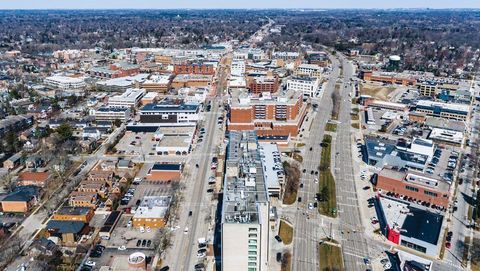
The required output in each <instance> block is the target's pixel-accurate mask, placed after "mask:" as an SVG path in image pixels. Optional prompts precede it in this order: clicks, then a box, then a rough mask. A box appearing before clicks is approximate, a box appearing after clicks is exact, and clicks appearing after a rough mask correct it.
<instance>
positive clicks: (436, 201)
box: [376, 167, 451, 209]
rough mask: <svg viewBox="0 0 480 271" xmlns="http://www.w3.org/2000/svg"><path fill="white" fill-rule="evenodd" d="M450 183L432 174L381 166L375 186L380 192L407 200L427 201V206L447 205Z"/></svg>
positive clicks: (445, 206)
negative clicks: (396, 195) (389, 193)
mask: <svg viewBox="0 0 480 271" xmlns="http://www.w3.org/2000/svg"><path fill="white" fill-rule="evenodd" d="M450 187H451V185H450V183H448V182H446V181H443V180H437V179H436V178H434V176H431V175H429V174H423V173H419V172H413V171H408V170H399V169H395V168H391V167H386V168H383V169H382V170H381V171H380V172H379V173H378V175H377V178H376V188H377V189H379V190H381V191H382V193H386V192H391V193H394V194H398V195H399V196H400V197H402V198H405V197H406V199H407V200H409V199H410V200H414V201H420V202H425V203H428V205H429V206H431V205H435V206H441V207H444V208H445V209H446V208H447V207H448V203H449V196H450Z"/></svg>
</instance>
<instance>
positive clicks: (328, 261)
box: [319, 243, 344, 271]
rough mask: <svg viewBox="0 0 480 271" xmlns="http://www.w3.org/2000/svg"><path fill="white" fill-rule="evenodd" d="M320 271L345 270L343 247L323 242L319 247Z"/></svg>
mask: <svg viewBox="0 0 480 271" xmlns="http://www.w3.org/2000/svg"><path fill="white" fill-rule="evenodd" d="M319 254H320V271H334V270H344V268H343V259H342V249H341V248H340V247H338V246H335V245H331V244H327V243H322V244H320V247H319Z"/></svg>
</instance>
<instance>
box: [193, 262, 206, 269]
mask: <svg viewBox="0 0 480 271" xmlns="http://www.w3.org/2000/svg"><path fill="white" fill-rule="evenodd" d="M194 267H195V269H203V268H205V265H204V264H203V263H197V264H196V265H194Z"/></svg>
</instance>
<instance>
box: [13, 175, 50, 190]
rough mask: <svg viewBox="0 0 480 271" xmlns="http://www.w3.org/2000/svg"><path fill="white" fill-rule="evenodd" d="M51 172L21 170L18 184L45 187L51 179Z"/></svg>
mask: <svg viewBox="0 0 480 271" xmlns="http://www.w3.org/2000/svg"><path fill="white" fill-rule="evenodd" d="M50 178H51V175H50V173H49V172H21V173H20V174H18V179H17V181H18V183H17V184H18V185H22V186H27V185H34V186H38V187H45V186H46V185H47V183H48V181H49V180H50Z"/></svg>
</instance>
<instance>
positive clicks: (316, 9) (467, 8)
mask: <svg viewBox="0 0 480 271" xmlns="http://www.w3.org/2000/svg"><path fill="white" fill-rule="evenodd" d="M75 10H92V11H94V10H138V11H146V10H148V11H155V10H186V11H188V10H296V11H302V10H305V11H328V10H452V11H454V10H480V7H459V8H448V7H443V8H442V7H390V8H362V7H351V8H344V7H337V8H335V7H330V8H320V7H319V8H312V7H310V8H301V7H299V8H291V7H277V8H274V7H268V8H239V7H230V8H200V7H197V8H186V7H178V8H133V7H131V8H129V7H124V8H1V7H0V11H75Z"/></svg>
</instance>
